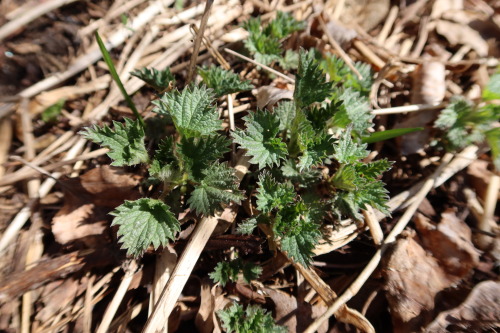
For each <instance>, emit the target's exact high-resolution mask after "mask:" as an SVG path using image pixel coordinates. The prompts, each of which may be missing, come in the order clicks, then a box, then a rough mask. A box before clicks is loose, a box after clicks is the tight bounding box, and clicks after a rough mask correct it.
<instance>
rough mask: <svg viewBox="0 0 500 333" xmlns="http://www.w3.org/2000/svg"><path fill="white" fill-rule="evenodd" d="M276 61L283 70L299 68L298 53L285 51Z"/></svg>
mask: <svg viewBox="0 0 500 333" xmlns="http://www.w3.org/2000/svg"><path fill="white" fill-rule="evenodd" d="M278 61H279V64H280V67H281V68H283V69H284V70H291V69H297V68H298V67H299V53H298V52H297V51H293V50H286V52H285V55H284V56H283V57H282V58H280V59H279V60H278Z"/></svg>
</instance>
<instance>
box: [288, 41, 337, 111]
mask: <svg viewBox="0 0 500 333" xmlns="http://www.w3.org/2000/svg"><path fill="white" fill-rule="evenodd" d="M332 89H333V83H331V82H327V81H326V76H325V74H323V71H322V70H321V69H320V68H319V64H318V62H317V61H316V59H315V58H314V52H305V51H304V50H301V51H300V52H299V71H298V73H297V78H296V80H295V91H294V93H293V97H294V99H295V102H296V103H297V105H298V106H299V107H300V108H303V107H306V106H308V105H311V104H312V103H315V102H323V101H324V100H325V98H327V97H328V96H330V95H331V93H332Z"/></svg>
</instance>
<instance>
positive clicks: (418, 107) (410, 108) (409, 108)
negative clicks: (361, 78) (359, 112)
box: [372, 103, 446, 116]
mask: <svg viewBox="0 0 500 333" xmlns="http://www.w3.org/2000/svg"><path fill="white" fill-rule="evenodd" d="M445 106H446V103H436V104H413V105H405V106H395V107H392V108H385V109H377V110H373V111H372V114H374V115H376V116H381V115H385V114H396V113H404V112H416V111H429V110H436V109H442V108H443V107H445Z"/></svg>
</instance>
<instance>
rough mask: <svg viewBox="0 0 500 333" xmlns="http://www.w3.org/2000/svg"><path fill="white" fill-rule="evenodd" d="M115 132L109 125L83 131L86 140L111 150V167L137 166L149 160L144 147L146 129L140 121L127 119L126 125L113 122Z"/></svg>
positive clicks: (109, 154)
mask: <svg viewBox="0 0 500 333" xmlns="http://www.w3.org/2000/svg"><path fill="white" fill-rule="evenodd" d="M113 126H114V131H113V130H112V129H111V128H109V127H108V126H107V125H104V127H102V128H99V127H98V126H96V125H94V126H92V127H87V128H85V130H84V131H81V132H80V134H82V135H83V136H84V137H85V138H86V139H88V140H92V141H93V142H95V143H99V144H100V145H101V146H103V147H107V148H109V149H110V151H109V153H107V155H108V156H109V157H110V158H111V159H112V160H113V163H111V165H114V166H123V165H136V164H139V163H146V162H148V160H149V156H148V152H147V151H146V147H145V146H144V127H143V126H142V125H141V124H140V122H139V120H135V121H132V120H131V119H128V118H125V124H121V123H119V122H117V121H113Z"/></svg>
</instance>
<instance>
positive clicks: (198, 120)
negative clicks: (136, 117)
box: [153, 86, 222, 138]
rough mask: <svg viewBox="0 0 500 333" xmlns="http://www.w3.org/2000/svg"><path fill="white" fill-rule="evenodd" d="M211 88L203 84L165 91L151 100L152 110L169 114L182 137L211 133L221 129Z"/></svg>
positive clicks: (220, 121)
mask: <svg viewBox="0 0 500 333" xmlns="http://www.w3.org/2000/svg"><path fill="white" fill-rule="evenodd" d="M213 103H214V95H213V91H212V89H208V88H207V87H205V86H200V87H197V86H189V87H186V88H184V90H183V91H182V92H179V91H177V90H174V91H170V92H167V93H165V94H164V95H163V96H162V97H161V99H160V100H156V101H154V102H153V104H154V105H156V106H157V107H156V108H155V109H154V110H153V111H155V112H158V113H160V114H169V115H170V116H171V117H172V120H173V122H174V125H175V127H176V129H177V130H178V131H179V132H180V133H181V134H182V135H183V136H184V137H188V138H190V137H196V136H201V135H208V134H212V133H214V132H216V131H218V130H220V129H221V124H222V120H219V115H218V113H217V109H216V107H215V106H214V105H213Z"/></svg>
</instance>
